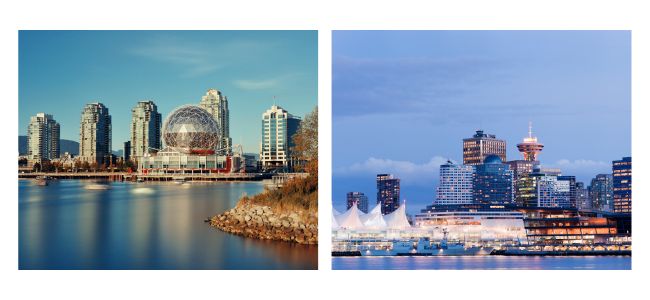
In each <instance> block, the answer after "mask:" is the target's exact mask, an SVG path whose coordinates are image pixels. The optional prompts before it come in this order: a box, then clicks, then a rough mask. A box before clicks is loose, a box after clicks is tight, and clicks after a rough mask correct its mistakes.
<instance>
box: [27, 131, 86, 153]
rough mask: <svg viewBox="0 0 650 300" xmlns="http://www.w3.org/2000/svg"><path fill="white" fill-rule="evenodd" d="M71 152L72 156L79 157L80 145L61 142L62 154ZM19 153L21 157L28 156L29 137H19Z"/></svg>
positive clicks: (65, 141)
mask: <svg viewBox="0 0 650 300" xmlns="http://www.w3.org/2000/svg"><path fill="white" fill-rule="evenodd" d="M65 152H70V154H72V155H79V143H77V142H75V141H71V140H63V139H62V140H61V154H63V153H65ZM18 153H19V155H25V154H27V136H26V135H19V136H18Z"/></svg>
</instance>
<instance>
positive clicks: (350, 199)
mask: <svg viewBox="0 0 650 300" xmlns="http://www.w3.org/2000/svg"><path fill="white" fill-rule="evenodd" d="M346 200H347V201H346V202H347V209H350V208H351V207H352V205H354V203H355V202H356V203H357V208H359V210H360V211H362V212H364V213H368V197H367V196H366V195H365V194H364V193H362V192H349V193H348V194H347V197H346Z"/></svg>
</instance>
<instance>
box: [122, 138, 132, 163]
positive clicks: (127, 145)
mask: <svg viewBox="0 0 650 300" xmlns="http://www.w3.org/2000/svg"><path fill="white" fill-rule="evenodd" d="M122 153H124V161H127V160H130V159H131V141H126V142H124V151H123V152H122Z"/></svg>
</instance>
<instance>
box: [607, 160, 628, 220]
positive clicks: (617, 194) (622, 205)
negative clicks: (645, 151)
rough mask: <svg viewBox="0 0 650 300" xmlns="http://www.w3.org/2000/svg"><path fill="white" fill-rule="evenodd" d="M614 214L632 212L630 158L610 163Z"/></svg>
mask: <svg viewBox="0 0 650 300" xmlns="http://www.w3.org/2000/svg"><path fill="white" fill-rule="evenodd" d="M612 187H613V193H614V212H617V213H631V212H632V157H623V159H621V160H615V161H613V162H612Z"/></svg>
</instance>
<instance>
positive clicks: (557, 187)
mask: <svg viewBox="0 0 650 300" xmlns="http://www.w3.org/2000/svg"><path fill="white" fill-rule="evenodd" d="M573 183H574V185H573V193H574V194H575V178H574V180H573ZM571 190H572V189H571V180H568V179H560V177H559V176H553V175H544V176H541V177H539V180H538V181H537V207H564V208H569V207H573V206H574V205H572V204H571ZM574 198H575V197H574ZM574 201H575V200H574Z"/></svg>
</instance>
